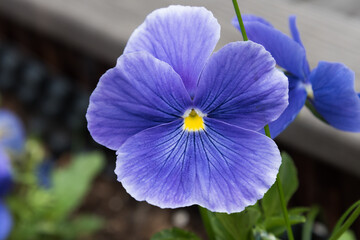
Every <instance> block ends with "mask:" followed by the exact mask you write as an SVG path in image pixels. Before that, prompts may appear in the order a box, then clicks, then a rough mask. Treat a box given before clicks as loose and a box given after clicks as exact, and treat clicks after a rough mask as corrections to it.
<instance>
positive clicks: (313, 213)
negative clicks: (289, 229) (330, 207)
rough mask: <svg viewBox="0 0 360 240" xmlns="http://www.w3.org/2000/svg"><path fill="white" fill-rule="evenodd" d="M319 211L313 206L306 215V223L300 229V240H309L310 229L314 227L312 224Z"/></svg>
mask: <svg viewBox="0 0 360 240" xmlns="http://www.w3.org/2000/svg"><path fill="white" fill-rule="evenodd" d="M319 211H320V209H319V207H317V206H313V207H312V208H311V210H310V212H309V213H308V215H307V219H306V222H305V224H304V226H303V229H302V238H301V239H302V240H311V234H312V229H313V226H314V222H315V219H316V216H317V215H318V213H319Z"/></svg>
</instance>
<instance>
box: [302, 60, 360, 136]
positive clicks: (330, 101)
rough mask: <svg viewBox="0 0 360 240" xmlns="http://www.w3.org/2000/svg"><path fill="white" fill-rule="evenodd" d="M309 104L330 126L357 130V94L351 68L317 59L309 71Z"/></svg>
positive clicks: (359, 122) (359, 114)
mask: <svg viewBox="0 0 360 240" xmlns="http://www.w3.org/2000/svg"><path fill="white" fill-rule="evenodd" d="M309 78H310V82H311V84H312V88H313V92H314V99H313V100H312V104H313V105H314V107H315V108H316V110H317V111H318V112H319V113H320V115H321V116H322V117H323V118H324V119H325V120H326V121H327V122H328V123H329V124H330V125H332V126H333V127H335V128H338V129H340V130H343V131H350V132H360V98H359V96H358V94H357V93H356V92H355V89H354V79H355V76H354V72H353V71H351V70H350V69H349V68H347V67H346V66H345V65H343V64H341V63H330V62H319V65H318V66H317V68H315V69H314V70H313V71H312V72H311V74H310V77H309Z"/></svg>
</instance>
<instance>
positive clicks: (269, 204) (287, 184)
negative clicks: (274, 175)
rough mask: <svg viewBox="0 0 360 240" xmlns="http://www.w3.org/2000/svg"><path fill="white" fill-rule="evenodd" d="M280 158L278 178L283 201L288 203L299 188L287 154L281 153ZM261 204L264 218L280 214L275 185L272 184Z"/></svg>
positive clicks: (294, 169) (293, 168)
mask: <svg viewBox="0 0 360 240" xmlns="http://www.w3.org/2000/svg"><path fill="white" fill-rule="evenodd" d="M281 156H282V164H281V167H280V170H279V174H278V177H279V178H280V180H281V184H282V186H283V190H284V198H285V201H286V203H288V202H289V200H290V198H291V197H292V195H293V194H294V193H295V192H296V190H297V188H298V186H299V182H298V179H297V171H296V167H295V165H294V163H293V161H292V159H291V157H290V156H289V155H288V154H287V153H282V154H281ZM261 202H262V207H263V209H264V214H265V216H266V217H271V216H274V215H279V214H281V213H282V211H281V204H280V199H279V192H278V189H277V187H276V184H274V185H273V186H272V187H271V188H270V189H269V191H267V193H266V194H265V195H264V198H263V199H262V201H261Z"/></svg>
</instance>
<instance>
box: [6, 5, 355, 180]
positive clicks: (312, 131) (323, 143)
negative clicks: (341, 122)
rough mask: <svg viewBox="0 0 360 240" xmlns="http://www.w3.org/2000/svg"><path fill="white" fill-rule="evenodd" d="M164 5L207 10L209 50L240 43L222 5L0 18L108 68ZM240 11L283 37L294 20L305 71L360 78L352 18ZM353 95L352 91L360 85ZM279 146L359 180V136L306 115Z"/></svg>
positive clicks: (17, 10) (34, 10)
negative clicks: (213, 26)
mask: <svg viewBox="0 0 360 240" xmlns="http://www.w3.org/2000/svg"><path fill="white" fill-rule="evenodd" d="M170 4H182V5H189V4H190V5H197V6H205V7H206V8H208V9H209V10H211V11H212V12H213V13H214V15H215V17H216V18H217V19H218V21H219V23H220V24H221V27H222V30H221V34H222V35H221V40H220V42H219V44H218V47H217V49H219V48H220V47H221V46H223V45H224V44H226V43H228V42H231V41H237V40H239V39H241V35H240V33H238V32H237V31H236V30H235V29H234V28H233V27H232V26H231V24H230V21H231V19H232V17H233V16H234V11H233V8H232V4H231V1H230V0H228V1H221V2H220V1H219V0H207V1H203V0H192V1H191V2H190V1H186V0H176V1H175V0H166V1H165V0H151V1H146V0H131V1H125V0H101V1H100V0H71V1H70V0H1V1H0V12H1V13H2V14H6V15H8V16H9V17H12V18H14V19H16V20H18V21H20V22H22V23H23V24H26V25H28V26H30V27H33V28H35V29H38V30H41V31H43V32H45V33H47V34H49V35H52V36H54V37H56V38H58V39H60V40H62V41H66V42H68V43H70V44H72V45H75V46H77V47H78V48H80V49H82V50H84V51H87V52H89V53H91V54H94V55H95V56H97V57H99V58H101V59H104V60H106V61H108V62H112V63H114V64H115V62H116V58H117V57H118V56H119V55H120V54H121V52H122V49H123V47H124V45H125V44H126V41H127V39H128V38H129V36H130V34H131V33H132V31H133V30H134V29H135V28H136V27H137V26H138V25H139V24H141V22H143V20H144V18H145V17H146V15H147V14H149V13H150V12H151V11H153V10H154V9H157V8H159V7H165V6H168V5H170ZM240 5H241V6H240V7H241V9H242V11H243V12H244V13H253V14H257V15H260V16H262V17H264V18H266V19H268V20H269V21H270V22H272V23H273V25H274V26H276V27H277V28H279V29H280V30H282V31H284V32H289V31H288V23H287V18H288V15H290V14H296V15H297V16H298V25H299V29H300V33H301V35H302V39H303V42H304V45H305V47H306V49H307V53H308V59H309V61H310V65H311V66H313V67H314V66H316V64H317V62H318V61H319V60H326V61H338V62H343V63H345V64H346V65H347V66H349V67H350V68H352V69H353V70H354V71H355V73H356V75H357V76H360V68H359V65H360V15H346V14H344V11H342V12H337V11H336V9H332V8H329V7H328V8H324V7H322V5H319V4H315V5H314V4H312V3H311V2H308V1H303V2H300V1H286V0H271V1H269V0H243V1H240ZM354 16H355V17H354ZM356 88H357V89H358V90H360V78H357V81H356ZM279 141H281V142H283V143H285V144H288V145H290V146H293V147H296V148H297V149H299V150H302V151H305V152H308V153H310V154H313V155H314V156H317V157H319V158H321V159H324V160H325V161H327V162H329V163H331V164H334V165H336V166H340V167H342V168H344V169H346V170H348V171H350V172H352V173H355V174H357V175H359V176H360V161H359V160H360V159H359V158H360V134H354V133H344V132H340V131H337V130H335V129H333V128H331V127H328V126H326V125H325V124H323V123H321V122H320V121H318V120H317V119H315V118H314V117H313V116H312V115H311V114H310V113H309V112H307V111H302V113H301V114H300V116H299V118H298V119H297V120H296V121H295V123H294V124H292V125H291V126H290V127H289V129H288V130H286V131H285V132H284V133H283V134H282V135H280V136H279Z"/></svg>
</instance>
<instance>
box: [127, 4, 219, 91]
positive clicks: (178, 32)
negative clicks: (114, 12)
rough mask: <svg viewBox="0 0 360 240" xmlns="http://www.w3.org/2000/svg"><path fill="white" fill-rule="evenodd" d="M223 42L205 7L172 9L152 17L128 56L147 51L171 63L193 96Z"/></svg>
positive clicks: (139, 31)
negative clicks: (208, 63) (216, 48)
mask: <svg viewBox="0 0 360 240" xmlns="http://www.w3.org/2000/svg"><path fill="white" fill-rule="evenodd" d="M219 38H220V25H219V23H218V22H217V20H216V19H215V18H214V16H213V14H212V13H211V12H209V11H208V10H206V9H205V8H203V7H186V6H170V7H168V8H162V9H158V10H155V11H154V12H152V13H151V14H149V15H148V16H147V18H146V20H145V22H144V23H143V24H141V25H140V26H139V27H138V28H137V29H136V30H135V31H134V33H133V34H132V35H131V37H130V39H129V41H128V43H127V45H126V48H125V51H124V52H125V53H129V52H134V51H147V52H149V53H151V54H153V55H154V56H155V57H156V58H158V59H160V60H162V61H165V62H167V63H169V64H170V65H171V66H172V67H173V68H174V70H175V71H176V72H177V73H178V74H179V75H180V76H181V78H182V80H183V81H184V84H185V87H186V88H187V90H188V91H189V93H190V94H191V96H193V93H194V91H195V87H196V82H197V80H198V78H199V75H200V73H201V71H202V69H203V67H204V65H205V62H206V60H207V59H208V57H209V56H210V55H211V53H212V52H213V50H214V48H215V46H216V43H217V42H218V40H219Z"/></svg>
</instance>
